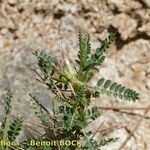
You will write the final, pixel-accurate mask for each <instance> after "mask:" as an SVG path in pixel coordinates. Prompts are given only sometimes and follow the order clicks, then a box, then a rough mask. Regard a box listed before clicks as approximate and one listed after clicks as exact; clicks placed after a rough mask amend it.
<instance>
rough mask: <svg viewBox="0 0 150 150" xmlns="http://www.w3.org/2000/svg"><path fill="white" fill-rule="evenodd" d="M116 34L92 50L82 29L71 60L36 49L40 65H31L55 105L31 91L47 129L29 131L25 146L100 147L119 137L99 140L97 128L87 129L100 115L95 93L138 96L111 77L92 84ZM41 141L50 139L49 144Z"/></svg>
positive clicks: (126, 97) (46, 149)
mask: <svg viewBox="0 0 150 150" xmlns="http://www.w3.org/2000/svg"><path fill="white" fill-rule="evenodd" d="M115 37H116V33H110V35H109V36H108V37H107V38H106V39H104V40H103V41H102V42H101V44H100V47H98V48H97V49H96V50H94V52H93V51H92V53H91V46H90V36H89V34H82V33H79V51H78V59H77V60H74V61H73V60H72V61H70V60H69V58H66V57H64V60H63V64H59V63H58V62H57V61H56V59H55V58H53V56H52V55H51V54H48V53H45V52H43V51H42V52H39V51H35V52H34V53H33V54H34V56H35V57H36V60H37V66H38V69H37V66H36V68H34V66H32V67H31V69H32V70H33V71H34V73H35V74H36V77H35V78H36V80H37V81H38V82H40V83H41V84H44V85H45V86H47V89H48V90H49V91H50V92H51V97H52V99H51V101H52V106H51V108H49V109H46V107H45V106H43V105H42V104H41V103H39V101H38V99H37V97H36V95H33V94H30V97H31V101H32V108H33V110H34V112H35V114H36V115H37V117H38V118H39V119H40V121H41V127H43V129H44V133H43V134H42V135H41V134H39V135H38V136H34V135H32V136H31V133H30V134H29V135H30V136H27V141H26V142H27V143H28V142H31V140H32V144H31V145H26V144H24V146H23V147H24V149H29V150H30V149H35V150H52V149H56V150H57V149H58V150H59V149H60V150H74V149H77V150H80V149H82V150H98V149H101V147H102V146H104V145H107V144H110V143H112V142H116V141H117V139H118V138H117V137H111V138H106V137H102V138H101V139H99V141H96V140H94V136H95V132H93V131H87V130H85V128H86V127H87V126H88V125H89V124H90V123H91V122H92V121H94V120H95V119H97V118H98V117H100V111H99V109H98V108H97V107H96V106H94V107H91V106H90V103H91V98H92V97H100V96H101V95H102V94H106V95H108V96H111V97H114V98H117V97H118V98H120V99H122V100H128V101H134V102H135V101H136V100H138V99H139V97H138V93H137V92H135V91H134V90H132V89H130V88H126V87H124V86H123V85H121V84H119V83H117V82H114V81H111V80H109V79H105V78H100V79H99V80H98V81H97V85H96V86H94V87H91V86H90V84H89V83H90V81H91V80H93V77H94V74H95V73H96V72H98V71H100V67H101V65H102V64H103V62H104V60H105V55H106V52H107V49H108V48H109V45H110V44H111V43H112V42H113V41H114V40H115ZM60 59H62V58H60ZM33 140H34V141H33ZM42 141H47V144H44V142H43V143H42ZM73 141H74V142H73ZM36 142H38V144H37V143H36ZM48 142H49V143H48ZM55 142H56V143H55Z"/></svg>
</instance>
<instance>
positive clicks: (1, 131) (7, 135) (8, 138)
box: [0, 89, 22, 150]
mask: <svg viewBox="0 0 150 150" xmlns="http://www.w3.org/2000/svg"><path fill="white" fill-rule="evenodd" d="M12 97H13V95H12V92H11V91H10V90H9V89H8V90H7V94H6V95H5V96H3V99H4V100H5V109H4V115H3V119H2V122H1V123H2V124H1V128H0V141H3V142H4V143H7V142H8V143H10V145H9V144H0V150H4V149H6V150H8V149H11V148H12V147H13V146H12V145H15V143H16V146H17V141H15V140H16V138H17V136H18V135H19V133H20V131H21V127H22V118H15V119H13V120H11V109H12ZM11 143H14V144H11ZM18 145H19V144H18ZM14 148H15V147H14Z"/></svg>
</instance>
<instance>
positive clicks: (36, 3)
mask: <svg viewBox="0 0 150 150" xmlns="http://www.w3.org/2000/svg"><path fill="white" fill-rule="evenodd" d="M149 7H150V1H149V0H101V1H98V0H81V1H78V0H67V1H65V0H54V1H49V0H42V1H41V0H1V1H0V95H2V93H3V92H4V89H5V88H6V87H11V88H12V89H13V91H14V103H15V104H14V107H15V109H13V114H14V115H18V114H20V115H22V116H24V118H26V120H31V119H33V118H34V117H33V116H34V115H33V113H32V111H31V109H30V107H29V105H30V98H29V96H28V94H29V93H30V92H31V93H35V94H36V95H37V96H38V97H39V100H40V101H41V102H42V103H43V104H44V105H45V106H47V107H48V108H49V106H50V102H51V100H50V93H49V92H48V91H47V90H46V89H45V88H43V86H42V85H40V84H38V83H36V82H35V80H33V74H32V73H31V72H30V71H29V70H28V69H27V67H26V66H27V65H29V64H34V63H35V60H34V57H33V56H32V54H31V53H32V50H35V49H42V50H46V51H48V52H50V53H51V54H55V53H57V52H59V51H60V49H67V50H68V55H69V56H70V57H71V58H72V59H74V58H75V57H76V53H77V50H78V39H77V38H78V31H79V30H82V31H84V32H88V33H89V34H90V35H91V40H92V46H93V47H96V46H97V45H98V44H99V39H104V38H105V37H106V36H107V35H108V32H110V31H112V30H114V29H115V28H117V29H118V31H119V34H120V37H118V38H117V40H116V42H114V44H113V45H112V46H111V47H110V49H109V52H108V58H107V59H106V62H105V64H104V65H103V67H102V68H101V71H100V73H99V74H97V75H96V76H95V80H94V81H93V82H92V84H96V80H97V79H99V78H100V76H105V78H109V79H112V80H114V81H117V82H120V83H122V84H124V85H125V86H128V87H132V88H134V89H135V90H137V91H139V93H140V97H141V100H140V101H139V102H137V103H136V104H133V103H130V102H122V101H119V102H118V101H115V100H114V99H111V98H109V99H108V97H105V96H104V97H102V98H101V100H99V99H98V100H96V99H95V100H93V102H92V103H93V105H105V106H106V105H107V106H116V105H121V106H122V105H124V106H125V105H128V106H129V105H130V106H140V107H142V106H143V107H144V106H148V105H149V104H150V102H149V97H150V23H149V20H150V9H149ZM2 108H3V102H1V101H0V109H2ZM18 112H20V113H18ZM132 112H134V113H137V114H140V115H143V114H144V112H143V111H142V110H141V111H132ZM29 114H30V116H29ZM0 115H2V114H1V113H0ZM147 116H149V117H150V113H147ZM139 119H140V117H138V116H132V115H127V114H123V113H119V112H115V111H103V115H102V117H100V118H99V119H98V120H96V121H95V122H94V123H93V124H92V125H91V128H93V129H96V128H97V127H98V126H99V125H100V124H101V123H102V122H103V121H105V122H104V125H105V126H106V127H108V126H114V125H118V124H119V125H120V126H121V127H120V128H119V129H115V130H114V131H113V132H112V135H116V136H118V137H120V140H119V141H118V142H117V143H115V144H112V145H111V146H108V147H104V149H103V150H105V149H106V150H118V149H119V147H120V146H121V144H122V143H123V142H124V140H125V139H126V137H127V136H128V135H129V134H130V133H129V131H130V130H132V129H133V128H134V126H135V125H136V124H137V123H139ZM35 120H36V119H35ZM149 124H150V120H149V119H143V121H142V122H141V124H140V126H139V128H138V129H137V130H136V132H135V133H134V136H132V137H131V140H129V142H128V143H127V144H126V145H125V147H124V148H123V150H149V149H150V125H149ZM126 129H127V130H126ZM96 138H97V139H98V138H100V135H99V134H98V135H96Z"/></svg>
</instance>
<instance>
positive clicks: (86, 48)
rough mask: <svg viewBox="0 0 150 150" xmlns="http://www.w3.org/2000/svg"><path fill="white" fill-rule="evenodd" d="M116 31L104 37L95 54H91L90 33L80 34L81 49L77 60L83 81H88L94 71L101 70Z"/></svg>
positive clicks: (79, 74)
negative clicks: (100, 67)
mask: <svg viewBox="0 0 150 150" xmlns="http://www.w3.org/2000/svg"><path fill="white" fill-rule="evenodd" d="M115 38H116V36H115V33H110V35H109V36H108V37H107V38H106V39H104V40H103V41H102V43H101V46H100V47H98V48H97V49H96V51H95V53H94V54H92V55H91V46H90V37H89V34H85V35H81V34H79V43H80V44H79V45H80V51H79V54H78V58H79V59H78V60H76V62H77V63H78V65H79V68H80V69H79V71H78V78H79V80H81V81H83V82H88V81H89V80H91V78H92V77H93V75H94V71H95V70H96V71H99V68H98V67H99V66H101V65H102V63H103V62H104V60H105V53H104V52H105V51H106V49H107V48H109V45H110V44H111V43H112V42H113V41H114V40H115Z"/></svg>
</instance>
